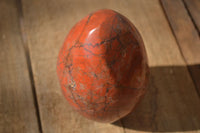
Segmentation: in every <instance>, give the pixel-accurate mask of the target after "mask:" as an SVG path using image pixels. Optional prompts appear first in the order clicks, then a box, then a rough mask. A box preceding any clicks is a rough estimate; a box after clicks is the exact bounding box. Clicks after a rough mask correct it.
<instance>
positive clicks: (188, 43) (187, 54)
mask: <svg viewBox="0 0 200 133" xmlns="http://www.w3.org/2000/svg"><path fill="white" fill-rule="evenodd" d="M190 2H191V3H192V2H194V1H193V0H191V1H190ZM190 2H187V3H190ZM162 5H163V8H164V10H165V12H166V15H167V18H168V20H169V23H170V25H171V28H172V30H173V33H174V35H175V37H176V40H177V43H178V45H179V47H180V50H181V53H182V56H183V57H184V59H185V61H186V62H187V65H188V69H189V71H190V73H191V76H192V79H193V80H194V82H195V85H196V88H197V91H198V93H199V96H200V38H199V35H198V31H197V29H195V26H194V24H193V23H192V19H191V18H190V16H189V15H188V12H187V9H186V8H185V7H184V3H183V2H182V1H181V0H175V1H173V0H162ZM199 16H200V11H199ZM199 22H200V21H199Z"/></svg>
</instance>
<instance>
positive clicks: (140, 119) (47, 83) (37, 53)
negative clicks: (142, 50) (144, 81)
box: [22, 0, 200, 133]
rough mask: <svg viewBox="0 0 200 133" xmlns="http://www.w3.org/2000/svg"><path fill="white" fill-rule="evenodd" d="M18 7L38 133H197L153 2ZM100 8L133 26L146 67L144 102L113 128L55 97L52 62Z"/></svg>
mask: <svg viewBox="0 0 200 133" xmlns="http://www.w3.org/2000/svg"><path fill="white" fill-rule="evenodd" d="M22 3H23V11H24V16H25V18H24V21H25V31H26V32H27V34H28V41H29V48H30V54H31V60H32V68H33V75H34V80H35V86H36V90H37V97H38V102H39V109H40V115H41V123H42V128H43V132H45V133H51V132H52V133H53V132H69V133H71V132H81V133H86V132H87V133H88V132H97V133H100V132H104V133H107V132H116V133H117V132H120V133H121V132H126V133H131V132H136V131H138V132H139V131H142V132H143V131H150V132H152V131H164V132H169V131H198V130H199V129H200V114H199V110H200V100H199V97H198V95H197V93H196V91H195V86H194V84H193V82H192V80H191V78H190V75H189V72H188V70H187V68H186V64H185V62H184V60H183V58H182V56H181V53H180V51H179V47H178V45H177V43H176V40H175V38H174V36H173V34H172V32H171V30H170V27H169V25H168V22H167V19H166V18H165V15H164V13H163V10H162V7H161V5H160V3H159V1H158V0H152V1H149V0H141V1H137V0H127V1H125V2H124V1H120V0H118V1H116V0H109V1H108V0H101V1H97V0H85V1H82V0H76V1H69V0H57V1H54V0H49V1H48V2H45V1H40V0H29V1H27V0H23V2H22ZM102 8H110V9H114V10H116V11H118V12H120V13H122V14H123V15H125V16H127V18H129V19H130V20H131V21H132V22H133V23H134V24H135V25H136V27H137V28H138V30H139V32H140V33H141V35H142V37H143V39H144V43H145V46H146V49H147V54H148V57H149V64H150V66H151V81H150V88H149V91H148V93H147V95H146V96H145V98H144V100H143V101H142V102H141V103H140V104H139V105H138V107H137V108H136V110H135V111H134V112H133V113H131V114H130V115H129V116H127V117H125V118H124V119H122V121H121V122H122V123H121V122H120V121H118V122H117V123H114V124H113V125H112V124H101V123H96V122H93V121H90V120H87V119H85V118H83V117H82V116H80V115H79V114H77V113H76V112H73V110H72V109H71V107H70V106H69V104H68V103H67V102H66V100H65V99H64V97H63V95H62V94H61V90H60V86H59V84H58V80H57V75H56V58H57V55H58V52H59V49H60V47H61V45H62V43H63V42H64V39H65V37H66V35H67V33H68V32H69V30H70V28H71V27H72V26H73V25H74V24H75V23H76V22H78V21H79V20H80V19H81V18H83V17H84V16H85V15H87V14H88V13H90V12H92V11H95V10H97V9H102ZM117 125H118V126H119V127H118V126H117ZM122 125H123V126H124V127H125V129H124V130H123V127H122Z"/></svg>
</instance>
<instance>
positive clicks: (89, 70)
mask: <svg viewBox="0 0 200 133" xmlns="http://www.w3.org/2000/svg"><path fill="white" fill-rule="evenodd" d="M57 74H58V77H59V81H60V84H61V88H62V91H63V94H64V96H65V98H66V99H67V101H68V102H69V104H70V105H71V106H72V107H73V108H74V109H75V110H76V111H78V112H79V113H80V114H82V115H83V116H85V117H87V118H89V119H92V120H95V121H99V122H113V121H116V120H118V119H120V118H122V117H123V116H125V115H127V114H128V113H130V112H131V111H132V109H133V108H134V107H135V105H136V104H137V103H138V101H139V100H140V99H141V96H143V95H144V93H145V91H146V86H147V82H148V77H149V76H148V75H149V68H148V65H147V57H146V52H145V48H144V44H143V41H142V38H141V36H140V34H139V32H138V31H137V29H136V28H135V27H134V25H133V24H132V23H131V22H130V21H129V20H128V19H127V18H125V17H124V16H122V15H121V14H119V13H117V12H115V11H112V10H99V11H97V12H94V13H91V14H89V15H88V16H86V17H85V18H83V19H82V20H81V21H79V22H78V23H77V24H76V25H75V26H74V27H73V28H72V29H71V31H70V32H69V34H68V36H67V38H66V40H65V42H64V45H63V47H62V48H61V50H60V53H59V56H58V62H57Z"/></svg>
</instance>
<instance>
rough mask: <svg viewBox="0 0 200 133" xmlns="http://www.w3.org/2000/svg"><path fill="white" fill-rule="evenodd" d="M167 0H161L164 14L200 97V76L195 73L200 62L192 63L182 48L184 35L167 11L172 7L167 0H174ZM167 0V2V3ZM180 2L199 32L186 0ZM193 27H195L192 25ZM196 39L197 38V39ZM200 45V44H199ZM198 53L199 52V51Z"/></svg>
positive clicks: (198, 71)
mask: <svg viewBox="0 0 200 133" xmlns="http://www.w3.org/2000/svg"><path fill="white" fill-rule="evenodd" d="M166 1H167V0H161V1H160V4H161V6H162V9H163V12H164V14H165V17H166V19H167V20H168V24H169V27H170V29H171V31H172V34H173V36H174V38H175V40H176V43H177V45H178V48H179V51H180V53H181V56H182V58H183V60H184V62H185V63H186V65H187V70H188V72H189V74H190V77H191V79H192V81H193V83H194V85H195V89H196V92H197V94H198V96H199V98H200V84H199V83H198V77H197V76H196V75H197V74H195V73H200V70H199V69H200V67H199V66H200V64H197V66H196V64H195V65H190V61H191V60H190V59H187V57H188V55H186V54H185V53H184V50H183V49H182V47H181V45H182V44H181V43H182V42H181V40H180V38H183V36H180V35H179V34H178V33H177V32H176V31H175V29H174V27H173V24H172V22H170V21H174V23H177V22H176V20H170V15H171V14H170V13H169V14H168V13H167V10H168V11H169V10H170V9H168V7H167V4H166V3H167V2H169V3H170V2H171V3H173V2H172V1H167V2H166ZM165 2H166V3H165ZM179 2H180V3H181V2H182V3H183V5H184V8H185V10H186V12H187V15H188V17H189V20H190V21H191V22H192V24H193V26H194V29H193V30H195V31H196V33H198V28H197V26H196V24H195V22H194V20H193V18H192V16H191V14H190V12H189V10H188V9H187V5H186V3H185V2H184V0H180V1H179ZM191 27H192V26H191ZM192 28H193V27H192ZM178 37H179V38H178ZM195 41H196V40H195ZM199 47H200V46H199ZM197 54H198V53H197Z"/></svg>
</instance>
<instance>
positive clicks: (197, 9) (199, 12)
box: [184, 0, 200, 34]
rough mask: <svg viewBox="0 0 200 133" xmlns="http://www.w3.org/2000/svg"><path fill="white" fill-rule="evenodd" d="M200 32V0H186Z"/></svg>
mask: <svg viewBox="0 0 200 133" xmlns="http://www.w3.org/2000/svg"><path fill="white" fill-rule="evenodd" d="M184 2H185V4H186V7H187V8H188V10H189V12H190V14H191V16H192V19H193V20H194V24H195V25H196V27H197V30H198V32H199V34H200V0H184Z"/></svg>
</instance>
